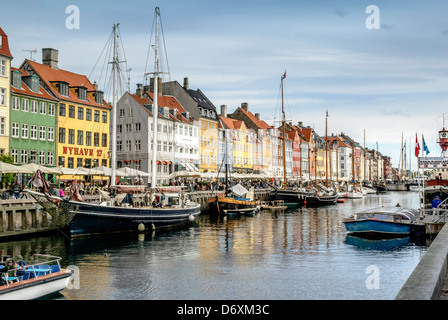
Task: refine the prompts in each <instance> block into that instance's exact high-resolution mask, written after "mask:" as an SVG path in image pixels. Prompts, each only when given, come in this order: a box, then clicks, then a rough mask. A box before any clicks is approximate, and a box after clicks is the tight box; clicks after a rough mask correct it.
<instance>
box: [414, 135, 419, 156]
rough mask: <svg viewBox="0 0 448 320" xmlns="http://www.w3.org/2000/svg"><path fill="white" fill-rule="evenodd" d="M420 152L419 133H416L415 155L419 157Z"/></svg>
mask: <svg viewBox="0 0 448 320" xmlns="http://www.w3.org/2000/svg"><path fill="white" fill-rule="evenodd" d="M419 154H420V144H419V143H418V139H417V133H416V134H415V156H416V157H417V158H418V155H419Z"/></svg>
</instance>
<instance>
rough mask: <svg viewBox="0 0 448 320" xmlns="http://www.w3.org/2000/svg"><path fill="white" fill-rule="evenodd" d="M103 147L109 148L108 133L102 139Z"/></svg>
mask: <svg viewBox="0 0 448 320" xmlns="http://www.w3.org/2000/svg"><path fill="white" fill-rule="evenodd" d="M101 146H102V147H107V133H103V134H102V138H101Z"/></svg>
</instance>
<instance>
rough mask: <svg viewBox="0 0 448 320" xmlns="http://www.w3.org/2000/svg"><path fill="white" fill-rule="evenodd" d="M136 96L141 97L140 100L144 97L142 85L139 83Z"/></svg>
mask: <svg viewBox="0 0 448 320" xmlns="http://www.w3.org/2000/svg"><path fill="white" fill-rule="evenodd" d="M135 94H136V95H137V96H139V97H140V98H141V97H142V96H143V90H142V84H141V83H137V90H136V91H135Z"/></svg>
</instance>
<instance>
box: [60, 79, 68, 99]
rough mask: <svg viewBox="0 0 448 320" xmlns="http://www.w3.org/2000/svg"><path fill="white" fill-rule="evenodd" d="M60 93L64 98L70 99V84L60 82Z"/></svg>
mask: <svg viewBox="0 0 448 320" xmlns="http://www.w3.org/2000/svg"><path fill="white" fill-rule="evenodd" d="M59 93H60V94H61V95H63V96H67V97H68V83H67V82H63V81H60V82H59Z"/></svg>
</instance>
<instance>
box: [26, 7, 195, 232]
mask: <svg viewBox="0 0 448 320" xmlns="http://www.w3.org/2000/svg"><path fill="white" fill-rule="evenodd" d="M155 15H156V33H155V34H156V40H155V65H154V69H155V70H154V78H155V81H154V100H153V110H158V107H157V106H158V104H157V102H158V94H157V83H158V81H157V79H158V76H159V74H160V73H161V72H159V60H158V32H159V28H158V24H159V16H160V10H159V8H158V7H156V8H155ZM113 33H114V58H113V61H112V65H113V83H114V86H113V87H114V92H113V102H112V111H113V112H114V114H113V117H112V125H111V131H112V132H111V137H112V158H111V164H112V165H111V167H112V168H111V169H112V179H111V181H112V184H115V170H116V168H115V166H116V150H115V148H116V140H115V139H116V136H117V134H116V119H117V114H116V113H117V82H118V69H119V60H118V50H117V48H118V24H115V25H114V27H113ZM153 124H154V125H153V128H154V129H156V128H157V112H154V113H153ZM153 143H154V145H155V146H156V145H157V130H154V132H153ZM155 152H156V148H153V160H154V161H153V167H152V180H151V190H150V192H147V193H146V194H145V197H144V198H143V199H142V200H144V201H142V202H144V203H141V206H139V207H134V206H132V205H129V204H121V203H119V201H118V199H122V198H124V197H121V195H120V194H118V195H117V196H116V197H112V198H111V200H109V201H104V202H102V203H100V204H94V203H86V202H81V201H76V200H72V199H73V197H72V199H70V200H65V199H62V198H59V197H56V196H51V195H49V193H48V183H47V184H46V183H45V182H46V181H45V180H44V177H43V175H42V174H40V173H39V174H36V176H35V178H36V179H35V183H34V186H36V187H37V186H40V187H41V188H40V191H41V192H34V191H30V190H27V191H28V193H29V194H30V195H31V196H33V197H34V198H35V199H36V201H37V202H38V203H40V204H41V205H42V206H43V207H44V208H45V209H46V211H47V212H49V213H50V214H51V215H52V216H53V218H54V220H55V221H56V220H57V221H61V223H60V225H59V226H68V228H69V230H70V234H71V236H72V237H76V236H79V235H83V234H97V233H108V232H118V231H137V230H138V231H144V230H146V229H150V230H154V229H160V228H168V227H174V226H177V225H180V224H184V223H188V222H191V221H194V219H195V217H196V216H198V215H199V214H200V213H201V211H200V205H199V204H198V203H195V202H192V201H189V200H188V199H186V197H185V195H184V194H182V193H180V192H179V191H180V190H166V189H165V190H163V188H157V187H156V181H157V180H156V171H157V170H156V168H155V164H156V161H155V156H156V155H155ZM118 187H119V186H113V185H112V186H111V188H112V189H118ZM120 187H122V186H120ZM138 187H140V188H141V187H142V186H136V187H135V188H132V187H131V188H128V190H127V191H126V192H127V193H128V194H130V193H132V192H133V190H132V189H134V191H135V189H138ZM76 191H77V190H76V188H75V190H74V192H75V194H76ZM164 191H165V192H164ZM162 195H164V196H165V197H163V196H162ZM161 198H162V199H163V198H165V199H163V200H162V202H158V201H157V200H159V199H161Z"/></svg>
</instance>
